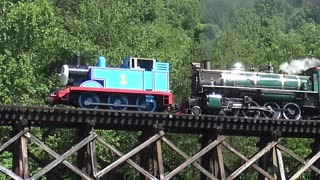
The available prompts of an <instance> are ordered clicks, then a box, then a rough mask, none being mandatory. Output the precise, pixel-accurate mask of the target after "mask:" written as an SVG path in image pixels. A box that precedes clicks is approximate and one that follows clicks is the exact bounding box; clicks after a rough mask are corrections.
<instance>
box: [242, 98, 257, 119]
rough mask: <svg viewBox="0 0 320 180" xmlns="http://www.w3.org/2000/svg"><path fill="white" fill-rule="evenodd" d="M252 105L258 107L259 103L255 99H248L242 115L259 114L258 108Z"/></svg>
mask: <svg viewBox="0 0 320 180" xmlns="http://www.w3.org/2000/svg"><path fill="white" fill-rule="evenodd" d="M254 107H259V104H258V103H257V102H255V101H250V102H249V103H247V104H246V105H245V107H244V109H243V110H242V114H243V116H244V117H258V116H259V115H260V110H258V109H254Z"/></svg>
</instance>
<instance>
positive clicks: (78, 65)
mask: <svg viewBox="0 0 320 180" xmlns="http://www.w3.org/2000/svg"><path fill="white" fill-rule="evenodd" d="M76 61H77V67H80V63H81V62H80V54H79V53H77V54H76Z"/></svg>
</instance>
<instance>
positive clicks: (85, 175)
mask: <svg viewBox="0 0 320 180" xmlns="http://www.w3.org/2000/svg"><path fill="white" fill-rule="evenodd" d="M29 139H30V140H31V141H32V142H33V143H35V144H37V145H38V146H40V147H41V148H42V149H43V150H45V151H46V152H47V153H49V154H50V155H51V156H53V157H54V158H56V159H57V158H59V157H60V155H59V154H58V153H56V152H54V151H53V150H52V149H51V148H50V147H48V146H47V145H46V144H44V143H43V142H41V141H40V140H39V139H38V138H36V137H35V136H33V135H32V134H29ZM62 163H63V164H64V165H66V166H67V167H68V168H70V169H71V170H72V171H74V172H75V173H77V174H78V175H80V176H81V177H82V178H85V179H87V180H91V179H92V178H90V177H89V176H88V175H87V174H85V173H83V172H82V171H81V170H80V169H79V168H78V167H76V166H74V165H73V164H71V163H69V162H68V161H66V160H64V161H63V162H62Z"/></svg>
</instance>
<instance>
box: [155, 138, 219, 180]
mask: <svg viewBox="0 0 320 180" xmlns="http://www.w3.org/2000/svg"><path fill="white" fill-rule="evenodd" d="M161 140H162V141H163V142H165V143H166V144H168V145H169V146H170V147H171V148H172V149H173V150H175V151H176V152H177V153H178V154H180V155H181V156H182V157H183V158H184V159H186V160H188V159H190V156H188V155H187V154H186V153H184V152H183V151H182V150H181V149H179V148H178V147H177V146H176V145H174V144H173V143H172V142H171V141H170V140H169V139H167V138H166V137H162V138H161ZM192 164H193V165H194V166H195V167H196V168H197V169H198V170H199V171H201V172H202V173H203V174H205V175H206V176H207V177H208V178H210V179H214V180H218V178H216V177H214V176H213V175H212V174H211V173H210V172H208V171H207V170H206V169H204V168H203V167H202V166H201V165H200V164H198V163H197V162H193V163H192Z"/></svg>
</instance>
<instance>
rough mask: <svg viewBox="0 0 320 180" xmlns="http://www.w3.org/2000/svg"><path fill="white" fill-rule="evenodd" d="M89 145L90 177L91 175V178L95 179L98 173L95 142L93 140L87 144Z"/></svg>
mask: <svg viewBox="0 0 320 180" xmlns="http://www.w3.org/2000/svg"><path fill="white" fill-rule="evenodd" d="M98 137H99V136H98ZM98 137H97V138H98ZM89 145H90V157H91V167H92V175H93V177H95V176H96V175H97V172H98V165H97V164H98V163H97V152H96V140H95V139H94V140H92V141H91V142H89Z"/></svg>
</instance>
